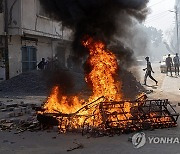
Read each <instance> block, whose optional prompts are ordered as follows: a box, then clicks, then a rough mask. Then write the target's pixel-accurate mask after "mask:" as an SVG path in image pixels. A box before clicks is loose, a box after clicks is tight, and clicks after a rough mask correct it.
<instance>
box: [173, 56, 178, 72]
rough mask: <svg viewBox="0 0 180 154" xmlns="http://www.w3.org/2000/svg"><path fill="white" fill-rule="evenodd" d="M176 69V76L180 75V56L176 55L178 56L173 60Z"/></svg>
mask: <svg viewBox="0 0 180 154" xmlns="http://www.w3.org/2000/svg"><path fill="white" fill-rule="evenodd" d="M173 62H174V68H175V75H179V56H178V53H176V56H175V57H174V58H173Z"/></svg>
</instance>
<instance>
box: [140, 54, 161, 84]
mask: <svg viewBox="0 0 180 154" xmlns="http://www.w3.org/2000/svg"><path fill="white" fill-rule="evenodd" d="M145 60H146V62H147V67H146V68H145V69H143V71H146V73H145V76H144V85H146V81H147V77H148V76H149V78H150V79H151V80H153V81H154V82H155V83H156V85H157V83H158V81H157V80H156V79H154V78H153V77H152V75H151V72H152V73H154V71H153V69H152V66H151V62H150V61H149V57H146V58H145Z"/></svg>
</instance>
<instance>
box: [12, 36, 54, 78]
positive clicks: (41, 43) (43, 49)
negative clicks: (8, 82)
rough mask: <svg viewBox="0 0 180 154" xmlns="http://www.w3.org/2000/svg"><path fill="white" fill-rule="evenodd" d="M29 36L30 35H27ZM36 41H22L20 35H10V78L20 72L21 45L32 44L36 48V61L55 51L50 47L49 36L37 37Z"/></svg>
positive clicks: (49, 55)
mask: <svg viewBox="0 0 180 154" xmlns="http://www.w3.org/2000/svg"><path fill="white" fill-rule="evenodd" d="M29 37H30V36H29ZM37 39H38V43H37V45H36V43H35V42H31V41H22V44H21V37H20V36H12V37H11V39H10V40H9V71H10V78H12V77H14V76H16V75H19V74H21V73H22V52H21V47H22V46H24V45H26V46H34V47H36V48H37V63H39V62H40V61H41V59H42V58H45V59H47V57H50V58H52V56H53V53H54V52H55V51H54V50H53V49H55V47H54V48H53V47H52V43H51V39H50V38H43V37H37Z"/></svg>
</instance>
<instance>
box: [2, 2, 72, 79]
mask: <svg viewBox="0 0 180 154" xmlns="http://www.w3.org/2000/svg"><path fill="white" fill-rule="evenodd" d="M0 23H1V24H0V79H1V80H4V79H5V76H6V77H7V78H8V74H9V78H11V77H14V76H16V75H19V74H20V73H22V72H26V71H30V70H34V69H36V66H37V63H38V62H40V61H41V59H42V58H45V59H47V58H53V57H54V56H55V54H56V48H57V47H58V52H59V53H60V55H61V56H60V57H61V59H60V60H61V61H62V64H64V65H66V64H65V61H66V59H67V55H68V52H67V50H68V51H69V49H67V48H66V45H65V44H68V42H69V40H70V33H71V32H70V30H64V29H63V27H62V24H61V23H60V22H57V21H53V20H52V19H50V18H49V16H48V15H47V14H46V13H45V11H44V9H43V8H42V6H41V5H40V2H39V0H0ZM65 53H66V54H65ZM5 61H6V63H5ZM7 63H8V64H9V65H8V64H7ZM5 64H6V65H5ZM5 72H6V73H5Z"/></svg>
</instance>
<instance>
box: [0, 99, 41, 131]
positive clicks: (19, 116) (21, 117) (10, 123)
mask: <svg viewBox="0 0 180 154" xmlns="http://www.w3.org/2000/svg"><path fill="white" fill-rule="evenodd" d="M38 107H40V104H33V103H32V104H29V103H24V102H23V101H22V102H20V103H16V102H13V100H11V101H9V100H8V101H7V102H0V131H11V130H16V132H15V134H19V133H22V132H24V131H26V130H27V131H37V130H40V129H41V127H40V125H39V122H38V121H37V118H36V108H38Z"/></svg>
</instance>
